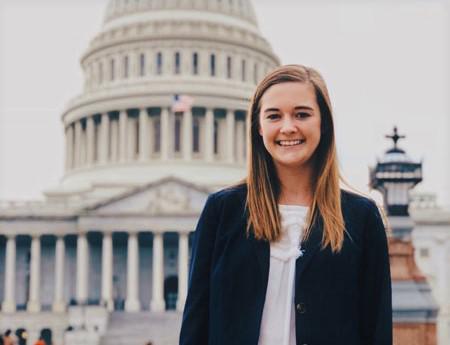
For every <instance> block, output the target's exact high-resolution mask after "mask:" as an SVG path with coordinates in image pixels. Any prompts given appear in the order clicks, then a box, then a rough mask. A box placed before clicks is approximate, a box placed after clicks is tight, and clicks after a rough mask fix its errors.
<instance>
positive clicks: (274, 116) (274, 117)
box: [267, 114, 280, 120]
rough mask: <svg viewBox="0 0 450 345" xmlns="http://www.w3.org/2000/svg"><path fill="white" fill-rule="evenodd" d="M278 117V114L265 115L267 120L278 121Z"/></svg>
mask: <svg viewBox="0 0 450 345" xmlns="http://www.w3.org/2000/svg"><path fill="white" fill-rule="evenodd" d="M279 117H280V115H278V114H269V115H267V118H268V119H269V120H275V119H278V118H279Z"/></svg>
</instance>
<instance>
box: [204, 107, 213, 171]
mask: <svg viewBox="0 0 450 345" xmlns="http://www.w3.org/2000/svg"><path fill="white" fill-rule="evenodd" d="M205 160H206V161H207V162H212V161H213V160H214V110H213V109H212V108H207V109H206V115H205Z"/></svg>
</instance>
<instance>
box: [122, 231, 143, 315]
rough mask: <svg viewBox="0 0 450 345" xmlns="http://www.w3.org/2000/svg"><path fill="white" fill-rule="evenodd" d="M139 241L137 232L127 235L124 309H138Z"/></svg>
mask: <svg viewBox="0 0 450 345" xmlns="http://www.w3.org/2000/svg"><path fill="white" fill-rule="evenodd" d="M139 309H140V305H139V243H138V235H137V233H130V234H129V235H128V260H127V300H126V301H125V310H126V311H139Z"/></svg>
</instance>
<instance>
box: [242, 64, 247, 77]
mask: <svg viewBox="0 0 450 345" xmlns="http://www.w3.org/2000/svg"><path fill="white" fill-rule="evenodd" d="M241 67H242V68H241V70H242V81H245V80H246V79H247V63H246V61H245V60H242V66H241Z"/></svg>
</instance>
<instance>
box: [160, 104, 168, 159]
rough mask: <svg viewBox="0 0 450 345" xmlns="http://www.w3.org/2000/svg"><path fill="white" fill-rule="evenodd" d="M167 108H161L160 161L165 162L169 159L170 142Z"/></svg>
mask: <svg viewBox="0 0 450 345" xmlns="http://www.w3.org/2000/svg"><path fill="white" fill-rule="evenodd" d="M169 128H170V126H169V108H167V107H162V108H161V135H160V138H161V159H162V160H167V159H169V140H170V131H169Z"/></svg>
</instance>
